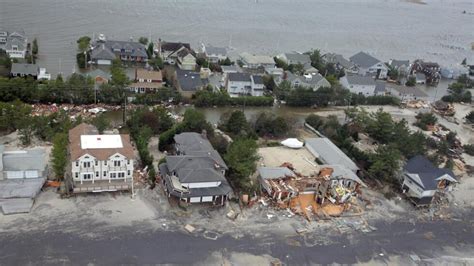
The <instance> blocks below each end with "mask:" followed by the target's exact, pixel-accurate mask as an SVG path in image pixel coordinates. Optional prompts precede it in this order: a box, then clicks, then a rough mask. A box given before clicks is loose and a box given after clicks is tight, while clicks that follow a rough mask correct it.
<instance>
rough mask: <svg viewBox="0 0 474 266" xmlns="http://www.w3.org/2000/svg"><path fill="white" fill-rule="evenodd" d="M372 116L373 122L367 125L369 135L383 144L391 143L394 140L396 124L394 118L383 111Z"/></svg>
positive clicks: (380, 110)
mask: <svg viewBox="0 0 474 266" xmlns="http://www.w3.org/2000/svg"><path fill="white" fill-rule="evenodd" d="M370 116H371V118H372V120H370V123H369V124H367V133H369V135H370V136H371V137H373V138H374V139H376V140H378V141H380V142H381V143H384V144H386V143H389V142H390V141H391V140H392V139H393V128H394V122H393V119H392V116H391V115H390V114H389V113H387V112H384V111H383V110H382V109H379V110H378V111H377V112H375V113H372V114H371V115H370Z"/></svg>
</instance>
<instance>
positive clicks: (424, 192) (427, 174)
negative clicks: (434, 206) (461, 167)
mask: <svg viewBox="0 0 474 266" xmlns="http://www.w3.org/2000/svg"><path fill="white" fill-rule="evenodd" d="M457 182H458V181H457V180H456V177H455V175H454V173H453V172H452V171H451V170H449V169H447V168H438V167H436V166H434V165H433V163H431V162H430V161H429V160H428V159H427V158H426V157H424V156H421V155H417V156H415V157H413V158H411V159H410V160H408V161H407V163H406V165H405V167H404V168H403V183H402V191H403V193H405V194H406V195H407V196H408V197H409V198H410V200H412V201H413V202H414V203H415V204H416V205H418V206H420V205H430V204H431V203H432V202H433V199H434V198H435V197H436V196H437V194H438V193H443V192H445V191H450V190H451V189H452V186H451V185H452V184H454V183H457Z"/></svg>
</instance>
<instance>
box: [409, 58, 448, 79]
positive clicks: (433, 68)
mask: <svg viewBox="0 0 474 266" xmlns="http://www.w3.org/2000/svg"><path fill="white" fill-rule="evenodd" d="M440 71H441V67H440V66H439V65H438V63H435V62H425V61H423V60H415V62H413V65H412V66H411V72H410V73H411V74H412V75H416V74H417V73H419V74H424V75H425V78H426V81H425V83H426V84H428V85H436V84H437V83H438V82H439V80H440V79H441V74H440Z"/></svg>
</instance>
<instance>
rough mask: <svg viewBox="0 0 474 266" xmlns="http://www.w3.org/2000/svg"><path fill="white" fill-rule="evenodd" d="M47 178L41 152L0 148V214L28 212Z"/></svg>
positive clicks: (0, 146) (43, 151)
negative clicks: (0, 212)
mask: <svg viewBox="0 0 474 266" xmlns="http://www.w3.org/2000/svg"><path fill="white" fill-rule="evenodd" d="M46 177H47V164H46V155H45V150H44V149H40V148H36V149H30V150H15V151H6V150H5V147H4V146H3V145H0V210H1V211H2V212H3V213H4V214H15V213H25V212H29V211H30V209H31V207H32V206H33V203H34V199H35V197H36V196H37V195H38V194H39V193H40V192H41V188H42V187H43V184H44V182H45V180H46Z"/></svg>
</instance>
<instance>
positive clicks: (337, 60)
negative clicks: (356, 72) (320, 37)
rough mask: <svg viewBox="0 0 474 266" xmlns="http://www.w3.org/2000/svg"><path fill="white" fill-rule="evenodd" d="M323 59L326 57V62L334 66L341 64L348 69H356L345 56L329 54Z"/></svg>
mask: <svg viewBox="0 0 474 266" xmlns="http://www.w3.org/2000/svg"><path fill="white" fill-rule="evenodd" d="M323 57H324V60H326V62H328V63H332V64H339V65H341V66H342V67H344V68H346V69H351V68H353V67H354V63H352V62H351V61H349V60H347V59H345V58H344V56H342V55H340V54H334V53H327V54H325V55H324V56H323Z"/></svg>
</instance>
